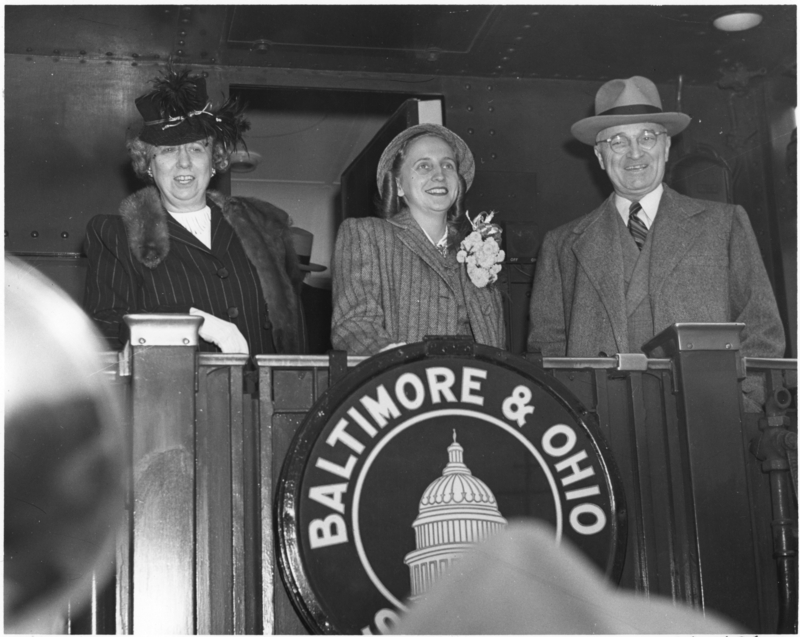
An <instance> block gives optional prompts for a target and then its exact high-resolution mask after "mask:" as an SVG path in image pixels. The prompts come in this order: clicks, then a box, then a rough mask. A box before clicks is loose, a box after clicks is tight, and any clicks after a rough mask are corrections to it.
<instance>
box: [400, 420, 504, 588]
mask: <svg viewBox="0 0 800 637" xmlns="http://www.w3.org/2000/svg"><path fill="white" fill-rule="evenodd" d="M447 453H448V455H449V462H448V463H447V466H446V467H445V468H444V470H443V471H442V476H441V477H440V478H437V479H436V480H434V481H433V482H431V484H430V485H429V486H428V488H427V489H425V492H424V493H423V494H422V498H421V499H420V501H419V515H417V518H416V520H414V523H413V524H412V527H413V529H414V533H415V537H416V546H417V548H416V549H415V550H413V551H411V552H410V553H408V554H407V555H406V557H405V559H404V562H405V564H407V565H408V568H409V571H410V576H411V595H410V596H409V600H410V601H412V602H413V601H414V600H415V599H419V598H420V597H423V596H424V595H425V594H426V593H427V592H428V590H429V589H430V587H431V585H432V584H433V583H434V582H435V581H436V580H437V579H438V578H439V577H441V576H442V575H444V573H445V572H446V571H447V569H448V568H449V567H450V565H451V564H452V563H453V561H455V560H456V559H458V558H459V557H460V556H461V555H462V554H463V553H465V552H466V551H467V549H469V548H470V546H471V545H472V544H476V543H478V542H482V541H483V540H485V539H486V538H488V537H489V536H491V535H493V534H495V533H497V532H498V531H500V530H502V529H503V528H504V527H505V526H506V524H507V522H506V519H505V518H504V517H503V516H502V515H501V514H500V511H499V509H498V508H497V500H496V499H495V497H494V494H493V493H492V491H491V490H490V489H489V487H487V486H486V484H485V483H484V482H483V481H482V480H479V479H478V478H476V477H475V476H473V475H472V471H470V470H469V468H468V467H467V465H465V464H464V448H463V447H462V446H461V445H460V444H458V442H457V441H456V432H455V430H453V443H452V444H451V445H450V446H449V447H447Z"/></svg>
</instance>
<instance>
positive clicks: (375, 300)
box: [331, 211, 506, 355]
mask: <svg viewBox="0 0 800 637" xmlns="http://www.w3.org/2000/svg"><path fill="white" fill-rule="evenodd" d="M454 272H457V274H458V276H451V274H452V273H454ZM454 283H455V284H456V285H457V284H458V283H460V284H461V286H462V288H463V290H464V298H465V301H466V309H467V314H468V317H469V323H470V327H471V328H472V333H473V335H474V337H475V340H476V341H477V342H478V343H483V344H485V345H491V346H493V347H499V348H504V347H506V330H505V323H504V321H503V304H502V299H501V296H500V291H499V290H498V289H497V288H496V286H489V287H486V288H478V287H476V286H475V285H474V284H473V283H472V282H471V281H470V279H469V277H468V276H467V272H466V268H465V267H464V265H463V264H459V263H458V262H457V261H456V257H455V254H453V253H449V254H448V255H447V257H446V258H442V255H441V254H439V252H438V251H437V250H436V248H435V247H434V246H433V244H432V243H431V242H430V241H429V240H428V238H427V236H426V235H425V232H424V231H423V230H422V228H421V227H420V226H419V224H418V223H417V222H416V221H415V220H414V218H413V217H412V216H411V214H410V213H409V212H408V211H405V212H401V213H399V214H398V215H397V216H395V217H393V218H392V219H390V220H386V219H378V218H374V217H368V218H361V219H347V220H345V221H344V223H342V225H341V227H340V229H339V234H338V236H337V239H336V248H335V251H334V261H333V320H332V325H331V341H332V343H333V346H334V347H335V348H336V349H343V350H346V351H347V352H349V353H350V354H353V355H372V354H376V353H377V352H378V351H380V350H381V349H382V348H383V347H386V346H387V345H390V344H392V343H399V342H404V343H414V342H418V341H421V340H422V339H423V337H425V336H428V335H453V334H456V333H457V329H458V324H457V317H458V306H457V301H456V290H454V289H453V285H454Z"/></svg>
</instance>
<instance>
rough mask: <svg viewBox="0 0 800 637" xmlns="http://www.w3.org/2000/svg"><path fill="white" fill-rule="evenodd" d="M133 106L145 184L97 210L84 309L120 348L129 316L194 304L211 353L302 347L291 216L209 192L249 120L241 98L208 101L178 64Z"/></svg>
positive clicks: (183, 309) (136, 158)
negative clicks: (111, 208) (115, 208)
mask: <svg viewBox="0 0 800 637" xmlns="http://www.w3.org/2000/svg"><path fill="white" fill-rule="evenodd" d="M136 107H137V109H138V110H139V112H140V113H141V115H142V117H143V118H144V126H143V127H142V130H141V132H140V133H139V135H138V137H136V138H134V139H132V140H131V141H130V142H129V143H128V152H129V154H130V157H131V160H132V162H133V168H134V171H135V172H136V174H137V175H138V176H139V177H140V178H142V179H143V180H144V181H145V182H146V183H148V184H149V185H148V186H147V187H146V188H143V189H142V190H140V191H138V192H136V193H134V194H132V195H131V196H130V197H128V198H127V199H125V200H124V201H123V202H122V205H121V206H120V210H119V214H118V215H98V216H96V217H94V218H93V219H91V220H90V222H89V224H88V228H87V233H86V242H85V246H84V248H85V250H86V254H87V256H88V257H89V271H88V274H87V278H86V293H85V297H84V308H85V309H86V311H87V312H88V313H89V315H90V316H91V317H92V318H93V319H94V321H95V323H96V324H97V326H98V327H99V329H100V331H101V332H102V333H103V334H104V335H105V336H106V338H107V339H108V340H109V341H110V342H111V345H112V346H113V347H122V345H124V343H125V341H126V340H127V329H126V325H125V324H124V322H123V320H122V319H123V317H124V316H125V315H126V314H134V313H190V314H193V315H197V316H202V317H203V319H204V321H203V323H202V325H201V326H200V337H201V339H203V340H202V342H201V343H200V349H201V350H203V351H212V352H215V351H216V352H218V351H222V352H226V353H249V354H253V355H256V354H270V353H275V352H277V353H282V354H299V353H303V349H304V342H305V336H304V333H303V327H302V314H301V309H300V302H299V294H298V290H299V285H300V282H301V281H302V273H301V271H300V269H299V267H298V261H297V255H296V254H295V251H294V248H293V247H292V240H291V237H290V235H289V225H290V224H291V220H290V219H289V216H288V215H287V214H286V213H285V212H284V211H283V210H281V209H280V208H277V207H275V206H273V205H272V204H270V203H267V202H265V201H259V200H257V199H250V198H245V197H226V196H225V195H223V194H221V193H218V192H214V191H210V190H208V184H209V181H210V180H211V178H212V177H213V176H214V174H215V173H216V172H221V171H224V170H226V169H227V168H228V165H229V163H230V155H231V152H232V151H233V149H234V147H235V145H236V143H237V142H239V141H240V140H241V135H242V133H243V132H244V131H245V130H246V129H247V126H248V124H247V121H246V120H245V119H244V117H243V115H242V108H241V107H240V106H239V105H238V103H237V102H235V101H232V100H228V101H227V102H226V103H225V104H223V105H222V106H221V107H220V108H218V109H216V110H212V105H211V102H210V101H208V99H207V97H206V86H205V79H204V78H202V77H199V76H190V75H189V72H188V71H183V72H180V73H178V72H174V71H172V70H171V69H168V70H167V71H166V73H165V74H164V76H163V77H162V78H161V79H159V80H157V81H156V82H155V89H154V90H152V91H150V92H148V93H146V94H145V95H142V96H141V97H139V98H138V99H137V100H136Z"/></svg>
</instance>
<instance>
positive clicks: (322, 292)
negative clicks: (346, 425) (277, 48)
mask: <svg viewBox="0 0 800 637" xmlns="http://www.w3.org/2000/svg"><path fill="white" fill-rule="evenodd" d="M230 94H231V95H237V96H239V98H240V99H242V100H243V101H244V102H245V103H247V105H248V107H247V117H248V119H249V121H250V125H251V127H250V130H249V131H248V132H247V134H246V135H245V141H246V144H247V147H246V149H245V148H242V149H239V150H238V152H237V153H236V154H235V156H234V163H233V165H232V167H231V171H230V181H229V183H228V184H226V183H220V184H218V185H219V187H220V188H221V189H223V190H228V189H229V191H230V194H232V195H235V196H246V197H257V198H259V199H263V200H265V201H269V202H270V203H272V204H274V205H276V206H278V207H279V208H282V209H283V210H285V211H286V212H288V213H289V215H290V216H291V218H292V220H293V222H294V227H296V228H301V229H303V230H306V231H308V232H310V233H311V235H312V236H313V242H312V245H311V250H310V254H309V255H307V256H309V257H310V262H311V263H313V264H315V265H316V266H318V268H317V271H314V272H309V273H308V274H307V275H306V279H305V285H304V286H303V304H304V306H305V308H306V319H307V323H308V324H307V328H308V332H309V336H310V348H311V350H312V351H311V353H323V352H325V351H327V349H329V347H330V341H329V339H330V314H331V292H330V289H331V272H330V264H331V257H332V253H333V246H334V241H335V238H336V228H337V227H338V224H339V222H340V221H341V219H343V218H344V217H345V216H366V215H369V214H372V209H371V208H372V198H373V196H374V194H373V190H376V189H375V188H374V183H375V173H374V171H375V166H376V165H377V159H378V156H379V155H380V151H381V150H382V148H380V149H378V146H379V145H380V140H382V139H383V136H385V135H386V134H388V132H391V131H392V130H394V129H395V128H397V130H394V133H391V135H390V137H389V139H391V137H393V136H394V134H396V133H397V132H399V131H400V130H402V129H404V128H406V127H407V126H408V125H411V124H414V123H417V122H419V121H432V122H438V123H440V122H441V121H442V112H443V107H442V100H441V96H437V95H413V94H410V93H383V92H367V91H342V90H325V89H306V88H271V87H253V86H236V85H232V86H231V87H230ZM381 131H383V134H381ZM387 131H388V132H387ZM376 136H377V137H376ZM373 140H376V141H373ZM388 141H389V140H386V142H387V143H388ZM384 146H385V144H384ZM376 152H377V156H374V155H375V153H376ZM373 156H374V157H373ZM373 160H374V161H373ZM343 173H346V175H347V176H346V178H345V179H344V180H343V177H342V175H343ZM343 182H344V183H343ZM347 184H349V186H348V185H347ZM345 190H346V191H347V192H348V193H349V194H348V195H347V196H346V198H345V199H346V201H348V202H349V204H345V205H343V191H345ZM344 207H348V210H349V211H347V212H346V211H345V210H344V209H343V208H344ZM319 268H324V269H319Z"/></svg>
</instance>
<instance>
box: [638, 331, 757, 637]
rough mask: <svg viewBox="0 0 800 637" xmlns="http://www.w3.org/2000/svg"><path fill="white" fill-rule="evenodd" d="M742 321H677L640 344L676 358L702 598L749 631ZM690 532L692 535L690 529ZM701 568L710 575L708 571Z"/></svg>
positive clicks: (753, 611) (752, 541)
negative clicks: (703, 322)
mask: <svg viewBox="0 0 800 637" xmlns="http://www.w3.org/2000/svg"><path fill="white" fill-rule="evenodd" d="M743 327H744V326H743V325H742V324H737V323H730V324H724V323H706V324H700V323H682V324H681V323H679V324H675V325H673V326H671V327H669V328H667V329H666V330H664V331H663V332H661V333H660V334H659V335H657V336H656V337H655V338H653V339H652V340H651V341H650V342H649V343H647V344H645V346H644V347H643V348H642V349H643V350H644V351H645V352H651V351H653V350H654V349H655V348H657V347H663V348H664V350H665V351H666V353H667V355H668V356H670V357H671V358H672V360H673V365H674V374H675V391H676V392H677V403H678V416H679V418H678V423H679V427H680V431H679V436H680V439H681V452H682V453H681V455H682V456H683V457H682V458H681V459H680V461H679V462H677V463H676V464H674V465H673V466H678V467H680V470H681V471H682V473H683V476H684V479H685V481H686V485H687V489H688V495H689V498H688V499H687V500H686V506H687V507H688V508H689V511H687V512H686V513H687V516H686V519H687V523H689V524H691V525H693V526H694V532H695V534H696V535H695V538H696V540H695V541H696V563H692V564H686V565H684V567H685V568H689V569H690V570H691V569H696V571H697V572H696V575H697V576H698V579H699V582H700V588H701V590H700V599H699V603H700V605H701V606H702V608H703V609H704V610H705V609H713V610H715V611H717V612H721V613H723V614H725V615H727V616H728V617H730V618H732V619H734V620H736V621H738V622H739V623H741V624H742V625H744V626H747V627H748V628H750V629H751V630H754V631H758V630H759V627H760V626H761V617H760V609H759V603H758V600H759V597H760V596H759V595H754V594H753V592H754V591H753V582H758V581H759V572H758V570H759V569H758V558H757V550H756V537H755V533H754V526H753V520H752V517H751V515H752V513H751V498H752V496H751V494H750V491H749V486H748V481H747V462H748V458H747V455H748V452H747V449H746V448H745V444H744V438H743V433H742V427H743V415H742V414H743V399H742V394H741V384H740V381H741V380H742V378H743V377H744V366H743V364H742V359H741V356H740V354H739V348H740V338H739V334H740V332H741V330H742V328H743ZM689 537H691V534H690V535H689ZM704 575H706V576H705V577H704Z"/></svg>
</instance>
